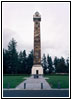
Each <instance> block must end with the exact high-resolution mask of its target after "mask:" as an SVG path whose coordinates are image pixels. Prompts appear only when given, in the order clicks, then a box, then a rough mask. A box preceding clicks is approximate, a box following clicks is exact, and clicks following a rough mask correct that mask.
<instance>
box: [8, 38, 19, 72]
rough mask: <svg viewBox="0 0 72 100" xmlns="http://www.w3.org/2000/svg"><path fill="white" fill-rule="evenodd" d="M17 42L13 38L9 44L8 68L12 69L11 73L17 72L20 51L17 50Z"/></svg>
mask: <svg viewBox="0 0 72 100" xmlns="http://www.w3.org/2000/svg"><path fill="white" fill-rule="evenodd" d="M16 44H17V43H16V41H15V40H14V39H13V38H12V40H11V41H10V42H9V44H8V57H9V63H8V70H9V69H11V73H17V66H18V53H17V51H16Z"/></svg>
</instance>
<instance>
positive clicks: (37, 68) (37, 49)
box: [32, 12, 43, 75]
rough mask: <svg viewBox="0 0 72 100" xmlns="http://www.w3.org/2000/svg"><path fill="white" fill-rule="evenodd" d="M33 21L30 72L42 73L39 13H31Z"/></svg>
mask: <svg viewBox="0 0 72 100" xmlns="http://www.w3.org/2000/svg"><path fill="white" fill-rule="evenodd" d="M33 21H34V60H33V67H32V74H39V75H42V74H43V68H42V66H41V40H40V21H41V15H40V14H39V12H36V13H35V14H34V15H33Z"/></svg>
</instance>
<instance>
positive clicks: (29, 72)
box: [27, 50, 33, 74]
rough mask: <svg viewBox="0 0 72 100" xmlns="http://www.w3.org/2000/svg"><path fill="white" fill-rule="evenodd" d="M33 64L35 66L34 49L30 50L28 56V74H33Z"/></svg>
mask: <svg viewBox="0 0 72 100" xmlns="http://www.w3.org/2000/svg"><path fill="white" fill-rule="evenodd" d="M32 66H33V50H32V51H31V52H30V54H29V55H28V58H27V74H31V69H32Z"/></svg>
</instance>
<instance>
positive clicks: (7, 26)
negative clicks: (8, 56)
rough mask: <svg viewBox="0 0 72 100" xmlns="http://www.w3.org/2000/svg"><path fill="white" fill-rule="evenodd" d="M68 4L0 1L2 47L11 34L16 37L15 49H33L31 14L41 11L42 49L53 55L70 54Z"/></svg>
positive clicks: (7, 41) (65, 55) (66, 55)
mask: <svg viewBox="0 0 72 100" xmlns="http://www.w3.org/2000/svg"><path fill="white" fill-rule="evenodd" d="M69 8H70V4H69V3H67V2H66V3H63V2H62V3H56V2H54V3H52V2H51V3H50V2H48V3H47V2H46V3H45V2H42V3H41V2H40V3H39V2H38V3H37V2H35V3H33V2H32V3H31V2H30V3H28V2H16V3H15V2H6V3H5V2H4V3H3V5H2V21H3V47H4V48H6V49H7V45H8V43H9V41H10V40H11V39H12V37H13V38H14V39H15V40H16V41H17V51H21V50H26V51H27V53H29V52H30V51H31V50H32V49H33V41H34V40H33V39H34V38H33V36H34V22H33V14H34V13H35V12H36V11H39V13H40V14H41V18H42V20H41V28H40V29H41V53H42V55H43V53H45V54H46V55H47V54H49V55H51V56H52V57H53V58H54V56H57V57H61V56H63V57H65V58H67V57H69V41H70V39H69V37H70V9H69Z"/></svg>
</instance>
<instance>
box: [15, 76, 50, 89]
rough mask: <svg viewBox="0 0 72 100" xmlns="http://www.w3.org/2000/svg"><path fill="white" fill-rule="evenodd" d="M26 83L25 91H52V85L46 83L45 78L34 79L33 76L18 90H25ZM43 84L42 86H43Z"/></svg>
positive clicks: (18, 87) (19, 86) (20, 85)
mask: <svg viewBox="0 0 72 100" xmlns="http://www.w3.org/2000/svg"><path fill="white" fill-rule="evenodd" d="M24 83H26V86H25V89H27V90H41V89H44V90H50V89H51V87H50V85H49V84H48V83H47V82H46V80H45V78H44V77H43V76H39V78H34V77H33V76H31V77H29V78H27V80H25V81H23V82H22V83H21V84H19V85H18V86H17V87H16V89H24ZM41 84H42V86H41Z"/></svg>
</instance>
